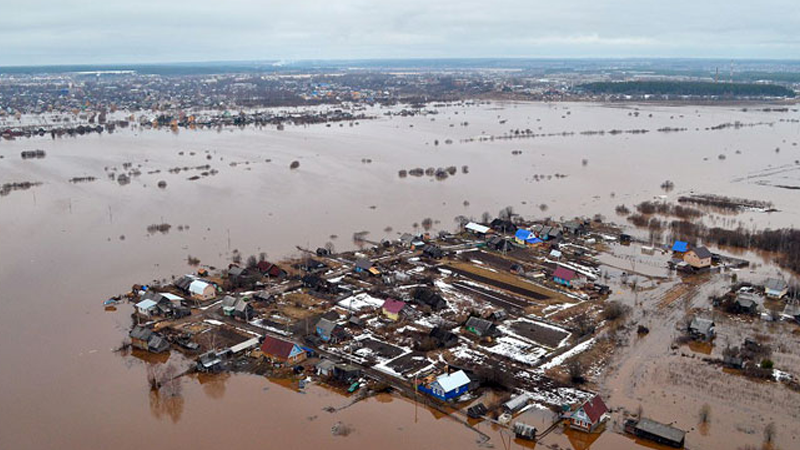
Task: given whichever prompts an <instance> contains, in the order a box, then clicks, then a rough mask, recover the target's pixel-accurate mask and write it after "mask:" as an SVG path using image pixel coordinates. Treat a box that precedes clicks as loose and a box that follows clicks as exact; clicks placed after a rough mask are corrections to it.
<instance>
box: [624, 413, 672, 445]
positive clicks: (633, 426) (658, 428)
mask: <svg viewBox="0 0 800 450" xmlns="http://www.w3.org/2000/svg"><path fill="white" fill-rule="evenodd" d="M625 431H627V432H629V433H631V434H634V435H636V436H638V437H640V438H642V439H648V440H651V441H653V442H657V443H659V444H663V445H668V446H670V447H675V448H681V447H683V445H684V441H685V439H686V432H685V431H683V430H679V429H677V428H675V427H672V426H669V425H664V424H663V423H659V422H656V421H654V420H650V419H646V418H643V419H641V420H639V421H638V422H637V421H628V422H626V423H625Z"/></svg>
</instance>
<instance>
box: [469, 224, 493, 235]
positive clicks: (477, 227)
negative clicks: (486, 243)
mask: <svg viewBox="0 0 800 450" xmlns="http://www.w3.org/2000/svg"><path fill="white" fill-rule="evenodd" d="M464 229H465V230H467V231H469V232H470V233H472V234H477V235H481V236H483V235H485V234H488V233H491V231H492V229H491V228H489V227H487V226H486V225H481V224H479V223H475V222H470V223H468V224H467V225H466V226H465V227H464Z"/></svg>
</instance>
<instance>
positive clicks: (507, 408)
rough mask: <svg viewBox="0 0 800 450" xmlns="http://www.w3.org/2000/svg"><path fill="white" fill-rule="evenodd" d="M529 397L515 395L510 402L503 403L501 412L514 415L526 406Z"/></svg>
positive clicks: (527, 395) (525, 394)
mask: <svg viewBox="0 0 800 450" xmlns="http://www.w3.org/2000/svg"><path fill="white" fill-rule="evenodd" d="M530 400H531V396H530V395H529V394H527V393H524V394H520V395H517V396H516V397H513V398H512V399H511V400H509V401H507V402H505V403H503V411H504V412H507V413H509V414H516V413H518V412H520V411H521V410H522V408H524V407H526V406H528V402H530Z"/></svg>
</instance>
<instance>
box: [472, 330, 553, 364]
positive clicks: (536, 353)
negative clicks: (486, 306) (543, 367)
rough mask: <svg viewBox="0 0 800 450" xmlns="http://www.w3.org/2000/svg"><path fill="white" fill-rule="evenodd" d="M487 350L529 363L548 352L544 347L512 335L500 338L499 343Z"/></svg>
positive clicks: (533, 362) (534, 361)
mask: <svg viewBox="0 0 800 450" xmlns="http://www.w3.org/2000/svg"><path fill="white" fill-rule="evenodd" d="M486 351H488V352H490V353H494V354H495V355H500V356H505V357H506V358H509V359H512V360H514V361H517V362H520V363H522V364H527V365H533V364H535V363H536V362H537V361H539V359H540V358H542V357H543V356H545V355H547V353H548V351H547V350H546V349H544V348H542V347H539V346H537V345H532V344H529V343H528V342H525V341H523V340H521V339H516V338H513V337H511V336H503V337H500V338H498V339H497V344H496V345H493V346H491V347H487V348H486Z"/></svg>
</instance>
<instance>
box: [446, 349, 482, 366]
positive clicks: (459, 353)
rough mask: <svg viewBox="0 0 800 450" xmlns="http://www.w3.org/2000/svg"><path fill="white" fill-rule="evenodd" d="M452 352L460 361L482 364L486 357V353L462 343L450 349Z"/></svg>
mask: <svg viewBox="0 0 800 450" xmlns="http://www.w3.org/2000/svg"><path fill="white" fill-rule="evenodd" d="M450 353H451V354H452V355H453V357H455V358H456V359H458V360H459V361H470V362H473V363H477V364H482V363H483V361H484V360H485V359H486V355H484V354H483V353H480V352H478V351H475V350H473V349H471V348H469V347H467V345H466V344H462V345H460V346H458V347H455V348H453V349H452V350H450Z"/></svg>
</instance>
